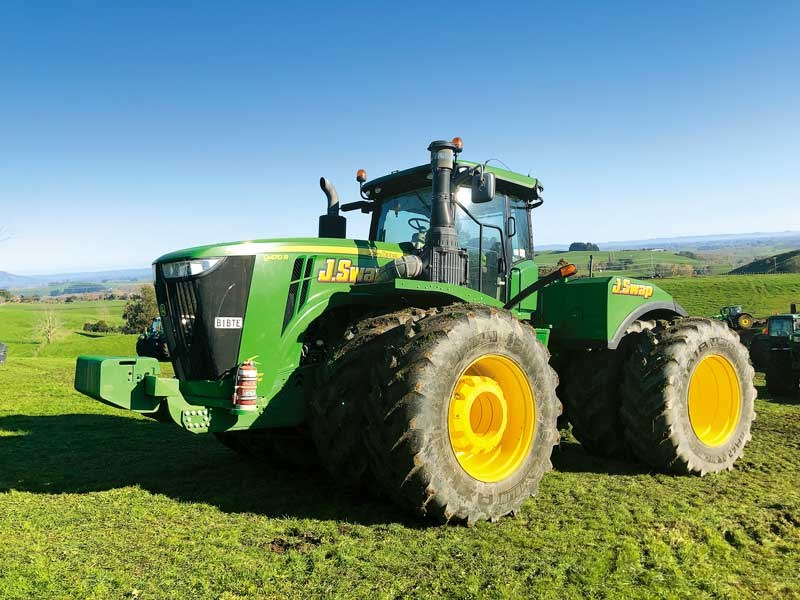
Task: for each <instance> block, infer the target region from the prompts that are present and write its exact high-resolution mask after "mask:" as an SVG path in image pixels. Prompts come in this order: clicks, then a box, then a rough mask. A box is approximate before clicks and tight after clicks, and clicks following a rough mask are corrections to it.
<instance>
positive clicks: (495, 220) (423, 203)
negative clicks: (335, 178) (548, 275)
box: [342, 161, 542, 301]
mask: <svg viewBox="0 0 800 600" xmlns="http://www.w3.org/2000/svg"><path fill="white" fill-rule="evenodd" d="M458 165H459V166H469V167H475V166H477V163H468V162H464V161H459V162H458ZM484 169H485V171H487V172H491V173H492V174H493V175H494V176H495V179H496V189H495V192H494V194H493V197H492V198H491V199H489V200H488V201H487V200H486V199H485V198H481V199H480V201H477V202H476V201H474V199H473V190H472V187H471V186H470V185H469V182H466V183H465V184H464V185H460V186H457V188H456V190H455V193H454V197H455V203H454V206H453V209H452V213H451V218H452V223H453V226H454V228H455V232H456V236H457V242H458V247H459V248H461V249H463V250H465V251H466V253H467V264H468V282H467V286H468V287H470V288H472V289H474V290H478V291H481V292H483V293H484V294H487V295H488V296H491V297H493V298H496V299H497V300H501V301H505V300H507V299H508V294H509V293H510V290H509V280H511V279H516V278H518V277H524V279H525V281H528V280H529V279H530V278H531V277H532V278H533V280H535V277H536V276H537V274H536V268H535V265H534V263H533V241H532V236H531V210H532V209H533V208H535V207H537V206H540V205H541V204H542V201H541V199H540V197H539V192H540V191H541V190H542V187H541V184H540V183H539V181H538V180H537V179H535V178H533V177H525V176H523V175H519V174H517V173H513V172H511V171H506V170H503V169H495V168H493V167H488V166H485V167H484ZM430 177H431V168H430V165H429V164H426V165H420V166H418V167H414V168H411V169H407V170H405V171H399V172H396V173H392V174H390V175H387V176H385V177H381V178H378V179H375V180H372V181H370V182H369V183H366V184H365V185H364V186H362V189H361V193H362V196H363V197H365V198H368V199H369V200H371V201H372V202H369V203H363V204H362V203H358V204H359V205H360V207H361V208H362V210H365V209H366V210H365V212H366V211H367V210H368V211H371V212H372V223H371V226H370V235H369V239H370V241H372V242H389V243H397V244H404V243H406V244H411V245H412V246H413V247H414V248H415V249H417V250H421V249H422V248H423V247H424V245H425V240H426V239H427V237H428V234H429V230H430V229H431V214H432V210H433V191H432V189H431V180H430ZM342 208H343V210H347V209H348V206H347V205H345V206H344V207H342ZM529 269H532V270H533V274H532V275H531V274H529V273H525V275H523V274H522V271H528V270H529ZM514 283H515V285H514V287H518V285H517V284H518V282H516V281H515V282H514Z"/></svg>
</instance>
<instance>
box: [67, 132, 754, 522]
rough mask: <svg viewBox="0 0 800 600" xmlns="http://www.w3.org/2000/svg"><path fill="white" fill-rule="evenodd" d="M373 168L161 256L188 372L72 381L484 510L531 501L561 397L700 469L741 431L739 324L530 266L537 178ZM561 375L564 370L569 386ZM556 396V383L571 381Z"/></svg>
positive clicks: (279, 451) (747, 411)
mask: <svg viewBox="0 0 800 600" xmlns="http://www.w3.org/2000/svg"><path fill="white" fill-rule="evenodd" d="M461 149H462V144H461V140H460V139H458V138H455V139H454V140H453V141H451V142H448V141H435V142H432V143H431V144H430V145H429V147H428V150H429V152H430V162H428V163H426V164H423V165H420V166H417V167H413V168H410V169H406V170H402V171H395V172H392V173H391V174H389V175H386V176H384V177H379V178H377V179H373V180H370V181H368V180H367V177H366V173H365V172H364V171H363V170H359V171H358V174H357V180H358V182H359V183H360V192H361V198H362V199H361V200H359V201H357V202H352V203H349V204H345V205H343V206H341V210H343V211H351V210H360V211H361V212H363V213H367V214H371V215H372V221H371V225H370V231H369V236H368V239H365V240H358V239H356V240H351V239H346V220H345V218H344V217H343V216H341V215H340V214H339V211H340V206H339V201H338V196H337V194H336V191H335V189H334V187H333V186H332V185H331V184H330V182H328V181H327V180H326V179H324V178H323V179H321V180H320V186H321V187H322V189H323V191H324V192H325V194H326V196H327V198H328V210H327V213H326V214H324V215H323V216H322V217H320V220H319V238H293V239H270V240H259V241H247V242H240V243H226V244H214V245H210V246H202V247H198V248H190V249H187V250H179V251H177V252H173V253H171V254H167V255H165V256H162V257H161V258H159V259H158V260H156V262H155V264H154V271H155V287H156V296H157V300H158V306H159V311H160V313H161V317H162V324H163V328H164V333H165V336H166V339H167V344H168V346H169V352H170V356H171V357H172V364H173V367H174V369H175V373H176V378H174V379H173V378H162V377H158V373H159V366H158V363H157V361H155V360H153V359H151V358H124V359H121V358H119V357H86V356H84V357H80V358H79V359H78V363H77V367H76V375H75V387H76V388H77V389H78V390H79V391H81V392H83V393H85V394H87V395H89V396H91V397H93V398H96V399H98V400H100V401H102V402H105V403H107V404H110V405H112V406H117V407H121V408H126V409H129V410H133V411H136V412H139V413H142V414H145V415H148V416H150V417H152V418H154V419H157V420H160V421H169V422H174V423H176V424H178V425H179V426H180V427H182V428H184V429H185V430H186V431H188V432H190V433H193V434H203V433H212V434H214V435H216V436H217V438H218V439H219V440H220V441H221V442H222V443H223V444H225V445H226V446H228V447H230V448H231V449H233V450H235V451H237V452H241V453H242V454H246V455H249V456H253V455H256V456H260V457H263V458H265V459H267V460H273V461H276V462H277V461H280V462H281V463H282V464H285V463H286V461H292V462H294V463H297V464H298V465H304V464H307V462H308V459H309V457H310V456H315V457H316V458H317V460H318V461H319V462H320V463H321V464H322V465H323V466H324V468H326V469H327V470H328V472H329V473H330V475H331V476H332V478H333V479H334V480H335V481H337V482H339V483H340V484H341V485H342V486H347V487H351V488H359V489H366V490H372V491H376V492H378V491H380V492H381V494H382V497H384V498H388V499H390V500H391V501H393V502H395V503H396V504H397V505H398V506H400V507H402V508H403V509H405V510H408V511H411V512H414V513H416V514H419V515H422V516H424V517H427V518H431V519H434V520H437V521H445V522H466V523H467V524H473V523H475V522H476V521H480V520H487V519H488V520H495V519H497V518H499V517H502V516H503V515H507V514H509V513H513V512H516V511H518V510H519V508H520V506H521V505H522V503H523V501H524V500H525V499H527V498H528V497H530V496H531V495H533V494H535V493H536V491H537V489H538V486H539V482H540V480H541V479H542V477H543V476H544V474H545V473H546V472H547V471H549V470H550V469H551V463H550V456H551V452H552V449H553V446H554V445H555V444H558V442H559V432H558V429H557V426H556V420H557V418H558V417H559V414H560V413H561V411H562V401H563V402H564V404H565V405H566V409H567V414H568V416H569V419H570V421H571V422H572V425H573V431H574V434H575V436H576V437H577V438H578V439H579V440H580V441H581V442H582V443H583V444H584V445H585V446H586V448H587V450H588V451H590V452H596V453H598V454H602V455H606V456H609V455H610V456H618V457H629V458H633V459H636V460H639V461H641V462H642V463H644V464H646V465H648V466H649V467H651V468H654V469H658V470H662V471H671V472H676V473H693V474H697V475H705V474H707V473H711V472H717V471H722V470H725V469H731V468H733V466H734V463H735V462H736V461H737V460H738V459H739V458H740V457H741V456H742V453H743V451H744V448H745V445H746V444H747V442H748V441H749V439H750V426H751V422H752V420H753V418H754V412H753V402H754V398H755V395H756V393H755V388H754V387H753V369H752V367H751V365H750V362H749V360H748V357H747V353H746V350H745V348H744V347H743V346H742V345H741V344H740V343H739V339H738V337H737V336H736V334H735V333H733V332H732V331H730V329H729V328H728V327H726V326H725V325H724V324H723V323H721V322H719V321H715V320H712V319H700V318H687V317H686V312H685V311H684V309H683V308H681V306H680V305H679V304H677V303H676V302H675V301H674V299H673V298H672V297H670V296H669V294H667V293H666V292H664V291H663V290H661V289H659V288H658V287H657V286H655V285H652V284H651V283H647V282H643V281H638V280H636V279H631V278H623V277H594V278H582V279H578V278H575V277H574V275H575V273H576V269H575V267H574V265H571V264H568V265H564V266H562V267H561V268H559V269H558V270H556V271H554V272H552V273H550V274H547V275H545V276H543V277H539V270H538V267H537V265H536V263H535V262H534V256H533V243H532V233H531V231H532V229H531V216H532V213H533V210H534V209H536V208H537V207H539V206H541V205H542V203H543V200H542V198H541V192H542V189H543V188H542V185H541V183H540V182H539V181H538V180H537V179H535V178H532V177H526V176H524V175H520V174H517V173H513V172H511V171H508V170H504V169H499V168H495V167H491V166H488V165H487V164H486V163H474V162H467V161H464V160H461V159H460V156H459V155H460V152H461ZM559 380H560V384H559ZM559 397H560V400H559Z"/></svg>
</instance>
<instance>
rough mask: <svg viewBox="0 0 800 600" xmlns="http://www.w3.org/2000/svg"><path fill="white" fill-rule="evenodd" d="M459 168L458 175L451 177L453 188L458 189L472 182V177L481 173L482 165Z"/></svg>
mask: <svg viewBox="0 0 800 600" xmlns="http://www.w3.org/2000/svg"><path fill="white" fill-rule="evenodd" d="M461 169H462V168H461V167H459V171H458V174H457V175H455V176H454V177H453V187H459V186H462V185H464V184H465V183H467V182H468V181H471V180H472V176H473V175H474V174H475V173H477V172H478V171H480V172H483V165H477V166H474V167H466V166H465V167H463V170H461Z"/></svg>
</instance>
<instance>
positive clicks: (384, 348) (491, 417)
mask: <svg viewBox="0 0 800 600" xmlns="http://www.w3.org/2000/svg"><path fill="white" fill-rule="evenodd" d="M549 358H550V357H549V354H548V352H547V349H546V348H545V347H544V345H542V344H541V343H540V342H539V341H538V340H537V339H536V335H535V332H534V331H533V329H531V328H530V327H529V326H527V325H525V324H523V323H521V322H520V321H519V320H517V319H516V318H514V317H513V316H512V315H511V314H510V313H508V312H507V311H503V310H498V309H494V308H490V307H486V306H483V305H455V306H450V307H446V308H441V309H430V310H421V309H408V310H403V311H398V312H394V313H390V314H386V315H380V316H378V317H374V318H368V319H364V320H362V321H359V322H358V323H356V324H354V325H353V326H351V327H350V328H348V330H347V332H346V336H345V339H344V340H342V341H341V342H340V343H339V344H337V345H335V347H334V348H333V349H332V350H331V351H330V352H329V357H328V359H327V360H326V361H325V363H324V364H322V365H321V366H320V368H319V381H318V386H317V390H316V391H317V393H316V394H315V396H314V398H313V399H312V400H311V404H310V407H311V413H312V414H311V415H310V421H309V422H310V427H311V431H312V434H313V437H314V439H315V442H316V444H317V448H318V450H319V453H320V458H321V461H322V464H323V466H325V467H326V468H327V469H328V471H329V472H330V473H331V475H332V476H333V478H334V479H335V480H337V481H338V482H340V483H342V484H344V485H346V486H352V487H361V488H367V489H370V488H372V489H374V490H375V491H377V492H380V493H382V494H383V495H385V496H386V497H388V498H390V499H392V500H393V501H394V502H395V503H396V504H398V505H399V506H401V507H402V508H404V509H406V510H409V511H411V512H414V513H416V514H419V515H422V516H425V517H428V518H432V519H434V520H438V521H445V522H449V521H459V522H465V523H467V524H473V523H475V522H476V521H481V520H494V519H497V518H499V517H502V516H503V515H507V514H509V513H513V512H515V511H516V510H518V509H519V507H520V505H521V504H522V502H523V501H524V500H526V499H527V498H529V497H530V496H531V495H533V494H535V493H536V491H537V488H538V485H539V481H540V480H541V478H542V476H543V475H544V473H545V472H546V471H548V470H550V469H551V468H552V467H551V463H550V455H551V453H552V448H553V445H554V444H555V443H557V441H558V430H557V428H556V419H557V418H558V415H559V413H560V403H559V401H558V399H557V397H556V394H555V389H556V386H557V384H558V379H557V376H556V374H555V372H554V371H553V370H552V369H551V368H550V366H549V364H548V362H549Z"/></svg>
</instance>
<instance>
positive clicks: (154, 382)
mask: <svg viewBox="0 0 800 600" xmlns="http://www.w3.org/2000/svg"><path fill="white" fill-rule="evenodd" d="M159 371H160V366H159V363H158V361H157V360H156V359H154V358H149V357H141V356H135V357H128V356H126V357H119V356H80V357H78V361H77V364H76V365H75V389H76V390H78V391H79V392H81V393H82V394H85V395H87V396H89V397H90V398H94V399H95V400H98V401H100V402H102V403H104V404H107V405H109V406H113V407H115V408H122V409H125V410H131V411H133V412H138V413H140V414H143V415H145V416H148V417H151V418H153V419H156V420H158V421H164V422H173V423H176V424H177V425H180V426H181V427H182V428H184V429H186V430H187V431H191V432H192V433H208V432H215V431H232V430H240V429H250V428H259V427H270V426H275V424H274V423H270V418H269V417H270V415H269V411H268V410H267V406H266V405H260V406H259V408H258V410H256V411H253V412H248V413H245V414H237V413H235V412H233V411H232V402H231V398H232V394H233V387H232V383H231V382H230V381H219V382H216V381H195V382H182V381H179V380H177V379H174V378H165V377H159V376H158V374H159Z"/></svg>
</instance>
